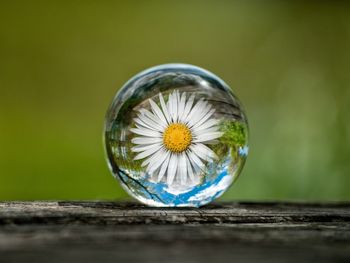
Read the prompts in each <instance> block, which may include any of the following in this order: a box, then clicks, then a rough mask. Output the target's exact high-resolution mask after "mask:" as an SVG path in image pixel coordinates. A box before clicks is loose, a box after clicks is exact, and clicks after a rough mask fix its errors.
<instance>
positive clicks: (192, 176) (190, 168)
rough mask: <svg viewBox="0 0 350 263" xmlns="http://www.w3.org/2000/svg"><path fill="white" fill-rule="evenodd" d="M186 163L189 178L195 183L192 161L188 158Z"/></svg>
mask: <svg viewBox="0 0 350 263" xmlns="http://www.w3.org/2000/svg"><path fill="white" fill-rule="evenodd" d="M186 163H187V172H188V177H190V179H191V181H192V182H194V174H193V170H192V165H191V161H190V159H189V158H188V157H187V158H186Z"/></svg>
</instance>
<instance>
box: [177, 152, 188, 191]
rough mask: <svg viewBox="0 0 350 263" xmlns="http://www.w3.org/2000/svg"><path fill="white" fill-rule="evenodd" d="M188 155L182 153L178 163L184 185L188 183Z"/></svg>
mask: <svg viewBox="0 0 350 263" xmlns="http://www.w3.org/2000/svg"><path fill="white" fill-rule="evenodd" d="M186 160H187V156H186V154H185V153H182V154H181V155H180V160H179V163H178V167H179V174H180V182H181V184H182V185H184V184H185V183H186V179H187V162H186Z"/></svg>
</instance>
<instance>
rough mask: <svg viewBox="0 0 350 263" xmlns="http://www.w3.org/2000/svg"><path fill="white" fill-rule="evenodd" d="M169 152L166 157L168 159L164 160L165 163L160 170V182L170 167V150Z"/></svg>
mask: <svg viewBox="0 0 350 263" xmlns="http://www.w3.org/2000/svg"><path fill="white" fill-rule="evenodd" d="M167 153H169V154H168V155H167V157H166V159H165V160H164V163H163V164H162V167H161V168H160V170H159V174H158V182H160V180H162V178H163V176H164V174H165V172H166V170H167V168H168V164H169V161H170V152H169V151H168V152H167Z"/></svg>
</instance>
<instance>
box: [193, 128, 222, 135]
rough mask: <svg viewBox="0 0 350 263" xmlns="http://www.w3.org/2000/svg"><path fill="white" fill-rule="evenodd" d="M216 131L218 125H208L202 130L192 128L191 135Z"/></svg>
mask: <svg viewBox="0 0 350 263" xmlns="http://www.w3.org/2000/svg"><path fill="white" fill-rule="evenodd" d="M217 131H219V127H218V126H213V127H210V128H208V129H204V130H192V134H193V137H197V136H200V135H203V134H205V133H212V132H217Z"/></svg>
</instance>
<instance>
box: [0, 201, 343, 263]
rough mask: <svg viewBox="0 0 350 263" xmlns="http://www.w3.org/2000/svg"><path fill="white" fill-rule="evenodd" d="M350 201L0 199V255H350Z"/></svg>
mask: <svg viewBox="0 0 350 263" xmlns="http://www.w3.org/2000/svg"><path fill="white" fill-rule="evenodd" d="M349 223H350V203H328V204H325V203H323V204H321V203H314V204H311V203H281V202H279V203H275V202H270V203H269V202H267V203H262V202H260V203H254V202H229V203H216V204H212V205H208V206H205V207H203V208H199V209H194V208H180V209H179V208H150V207H145V206H143V205H139V204H135V203H118V202H98V201H79V202H73V201H69V202H67V201H64V202H0V262H22V261H26V262H28V261H29V262H31V261H33V262H124V261H125V262H159V261H166V262H212V261H227V262H231V261H245V262H296V261H297V262H310V261H311V260H315V261H316V260H317V261H318V262H350V224H349Z"/></svg>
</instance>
